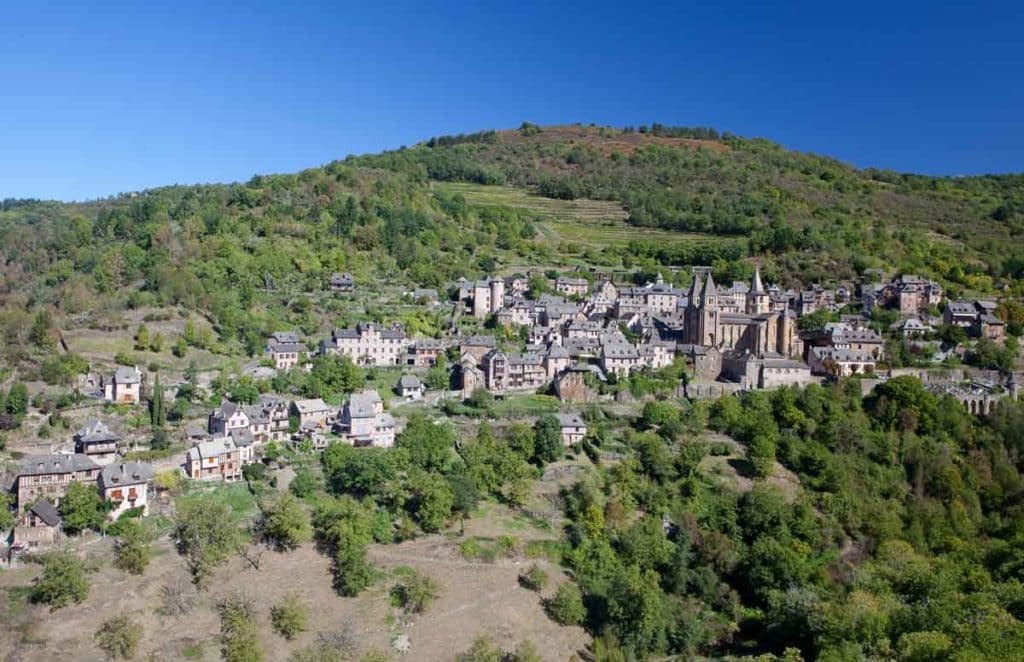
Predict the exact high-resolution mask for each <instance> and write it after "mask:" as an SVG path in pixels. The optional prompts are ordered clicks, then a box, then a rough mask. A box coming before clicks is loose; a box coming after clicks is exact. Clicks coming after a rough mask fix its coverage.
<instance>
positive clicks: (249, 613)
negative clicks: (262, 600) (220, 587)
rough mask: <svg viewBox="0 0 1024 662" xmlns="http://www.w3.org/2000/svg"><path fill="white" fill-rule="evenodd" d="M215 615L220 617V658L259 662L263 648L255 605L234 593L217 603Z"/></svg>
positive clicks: (244, 596) (231, 660)
mask: <svg viewBox="0 0 1024 662" xmlns="http://www.w3.org/2000/svg"><path fill="white" fill-rule="evenodd" d="M217 613H218V614H219V615H220V641H221V656H222V657H223V658H224V660H225V662H260V660H262V659H263V646H262V645H261V644H260V639H259V625H258V624H257V623H256V616H257V614H256V605H255V603H254V602H253V601H252V600H251V599H249V598H248V597H247V596H246V595H244V594H242V593H240V592H237V591H236V592H234V593H231V594H230V595H227V596H225V597H223V598H221V599H220V600H218V601H217Z"/></svg>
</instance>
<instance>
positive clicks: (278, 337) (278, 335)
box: [270, 331, 301, 343]
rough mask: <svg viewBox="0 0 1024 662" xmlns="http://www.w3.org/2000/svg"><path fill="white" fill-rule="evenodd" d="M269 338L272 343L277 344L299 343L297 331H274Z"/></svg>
mask: <svg viewBox="0 0 1024 662" xmlns="http://www.w3.org/2000/svg"><path fill="white" fill-rule="evenodd" d="M270 337H271V338H273V339H274V342H278V343H296V342H301V340H300V339H299V332H298V331H275V332H273V333H272V334H270Z"/></svg>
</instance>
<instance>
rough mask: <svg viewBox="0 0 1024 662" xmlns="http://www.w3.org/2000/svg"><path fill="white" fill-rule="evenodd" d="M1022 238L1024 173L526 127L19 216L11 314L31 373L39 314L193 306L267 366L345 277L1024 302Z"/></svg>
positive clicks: (6, 273) (741, 143) (93, 315)
mask: <svg viewBox="0 0 1024 662" xmlns="http://www.w3.org/2000/svg"><path fill="white" fill-rule="evenodd" d="M1022 231H1024V176H1021V175H1005V176H991V177H971V178H955V179H954V178H934V177H922V176H915V175H899V174H896V173H892V172H885V171H877V170H857V169H854V168H851V167H849V166H846V165H844V164H842V163H839V162H838V161H835V160H833V159H828V158H824V157H818V156H814V155H808V154H801V153H797V152H792V151H787V150H785V149H783V148H782V147H780V146H778V145H775V144H772V143H770V142H768V141H765V140H760V139H745V138H738V137H735V136H731V135H728V134H719V133H718V132H717V131H714V130H710V129H681V128H668V127H661V126H658V125H655V126H653V127H643V128H640V129H630V128H627V129H624V130H620V129H610V128H600V127H583V126H576V125H574V126H562V127H546V128H542V127H537V126H534V125H530V124H524V125H523V127H522V128H520V129H518V130H510V131H485V132H481V133H477V134H470V135H463V136H449V137H439V138H432V139H430V140H427V141H425V142H423V143H422V144H419V145H416V146H414V147H412V148H403V149H399V150H396V151H391V152H386V153H383V154H379V155H366V156H353V157H348V158H346V159H344V160H341V161H335V162H333V163H330V164H328V165H326V166H323V167H320V168H312V169H309V170H305V171H303V172H300V173H297V174H290V175H289V174H286V175H265V176H256V177H253V178H252V179H251V180H249V181H248V182H246V183H244V184H242V183H239V184H224V185H205V186H172V187H167V188H158V189H153V190H148V191H143V192H140V193H133V194H122V195H119V196H117V197H112V198H108V199H104V200H99V201H95V202H89V203H81V204H62V203H55V202H37V201H18V200H8V201H5V202H3V204H2V207H0V240H2V249H0V251H2V255H3V258H4V259H3V267H2V270H0V298H2V299H0V300H2V302H3V307H4V309H3V314H2V324H3V327H4V329H3V330H4V331H5V333H4V337H5V338H6V339H7V341H8V343H9V347H8V352H9V355H10V358H11V359H12V362H15V363H16V362H17V360H18V355H19V353H24V349H23V346H24V344H25V341H26V339H27V337H28V334H29V332H30V330H31V329H30V327H31V323H32V317H33V314H34V312H35V311H36V309H41V308H45V309H46V310H48V311H50V314H51V315H52V316H53V317H54V318H55V319H56V322H55V323H56V325H57V326H61V327H63V328H67V327H68V326H69V325H73V323H74V322H73V320H75V319H79V318H81V319H86V318H89V319H92V320H93V322H91V324H94V325H95V324H97V323H99V324H100V325H101V326H102V324H103V320H104V319H106V320H107V322H109V323H110V324H111V325H115V326H116V325H117V324H119V323H120V322H118V319H119V316H120V312H119V311H122V310H124V309H125V308H126V307H127V308H132V309H135V310H145V309H148V308H151V307H156V308H162V307H167V306H179V307H180V308H181V309H182V310H184V311H188V310H191V311H197V312H199V313H200V314H201V315H202V316H203V317H205V318H206V319H208V320H209V322H210V323H212V324H213V325H214V328H215V331H216V334H217V339H218V341H219V342H220V343H221V344H222V345H223V346H222V347H218V348H217V349H228V350H231V349H232V348H238V349H242V348H246V349H252V347H253V346H254V345H255V344H258V342H259V338H260V334H261V333H263V332H264V331H266V330H268V329H272V328H277V327H280V326H283V325H298V326H302V327H308V328H310V329H312V328H315V327H316V325H317V323H318V322H319V320H318V319H317V318H316V315H317V314H318V313H319V312H321V311H319V310H318V309H317V307H316V306H310V305H309V303H310V297H314V298H315V297H316V296H317V293H318V292H320V291H321V290H322V288H323V284H324V281H325V279H326V277H327V276H328V275H329V274H330V273H331V272H333V271H341V270H347V271H352V272H354V273H355V274H356V275H357V278H360V279H370V280H373V281H375V282H386V283H393V284H407V285H421V286H427V287H443V286H444V285H445V284H446V283H450V282H452V281H454V280H455V279H457V278H458V277H460V276H466V277H476V276H478V275H480V274H482V273H484V272H490V271H495V270H497V271H505V272H509V271H513V270H517V269H522V268H526V267H545V268H556V269H557V268H576V267H584V266H585V267H588V268H601V269H607V270H625V269H630V270H638V269H639V270H640V272H641V273H642V274H643V273H646V274H650V273H652V272H653V271H655V270H657V269H659V268H662V267H684V268H683V269H681V270H679V272H678V273H674V274H672V273H668V272H667V271H666V274H665V275H666V277H668V278H672V279H674V280H675V281H676V282H677V284H680V285H684V284H685V283H686V282H687V281H688V278H689V276H688V273H687V272H688V269H686V268H685V267H687V266H688V265H694V264H701V265H706V264H713V265H714V266H715V269H716V274H718V275H720V277H721V278H720V279H721V280H722V281H725V282H728V281H729V279H731V278H743V277H747V276H748V275H749V274H750V272H751V270H752V265H753V262H754V260H752V259H751V258H756V259H757V261H759V262H761V264H762V271H763V272H764V273H765V276H766V278H767V279H768V280H770V281H772V282H777V283H780V284H783V285H786V286H799V285H801V284H808V283H812V282H829V281H835V280H836V279H845V278H853V277H855V276H856V275H857V274H858V273H859V272H862V271H863V270H864V269H866V268H869V267H877V268H882V269H885V270H888V271H904V272H916V273H920V274H921V275H925V276H930V277H933V278H937V279H938V280H939V281H940V282H942V283H943V284H944V285H945V286H946V287H947V288H948V290H949V292H950V293H951V294H952V295H953V296H958V295H960V294H962V293H964V292H985V293H987V292H992V291H994V288H995V287H996V286H997V285H999V286H1004V289H1009V290H1010V291H1014V292H1016V293H1018V294H1019V293H1020V292H1021V287H1022V286H1021V282H1020V278H1021V276H1024V242H1022V241H1021V232H1022ZM334 312H337V311H334ZM334 312H332V311H331V310H330V309H328V310H327V311H326V313H327V314H328V315H331V314H334ZM83 314H85V317H81V316H82V315H83ZM69 320H71V321H69ZM97 320H99V322H97Z"/></svg>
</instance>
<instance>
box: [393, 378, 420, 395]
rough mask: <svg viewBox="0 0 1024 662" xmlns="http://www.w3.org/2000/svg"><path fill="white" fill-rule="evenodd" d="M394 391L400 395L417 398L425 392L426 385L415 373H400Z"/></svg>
mask: <svg viewBox="0 0 1024 662" xmlns="http://www.w3.org/2000/svg"><path fill="white" fill-rule="evenodd" d="M395 392H396V393H398V395H399V396H400V397H403V398H409V399H410V400H419V399H420V398H422V397H423V394H424V393H426V392H427V386H426V384H424V383H423V382H422V381H420V378H419V377H417V376H416V375H402V377H401V378H400V379H399V380H398V384H397V385H396V386H395Z"/></svg>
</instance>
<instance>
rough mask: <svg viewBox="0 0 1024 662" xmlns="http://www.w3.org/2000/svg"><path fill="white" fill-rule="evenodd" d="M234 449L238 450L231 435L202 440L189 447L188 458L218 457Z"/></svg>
mask: <svg viewBox="0 0 1024 662" xmlns="http://www.w3.org/2000/svg"><path fill="white" fill-rule="evenodd" d="M234 450H236V446H235V442H234V440H233V439H231V437H221V438H220V439H211V440H209V441H200V442H199V443H198V444H196V445H195V446H193V447H192V448H190V449H188V459H190V460H200V459H202V458H204V457H218V456H220V455H224V454H225V453H231V452H233V451H234Z"/></svg>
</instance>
